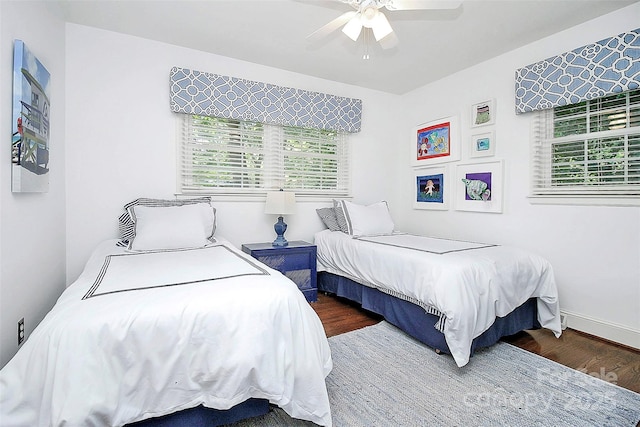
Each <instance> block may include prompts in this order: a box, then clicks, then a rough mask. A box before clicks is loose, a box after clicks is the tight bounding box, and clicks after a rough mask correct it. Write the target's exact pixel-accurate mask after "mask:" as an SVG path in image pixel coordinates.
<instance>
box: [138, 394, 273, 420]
mask: <svg viewBox="0 0 640 427" xmlns="http://www.w3.org/2000/svg"><path fill="white" fill-rule="evenodd" d="M267 412H269V401H268V400H266V399H249V400H245V401H244V402H242V403H239V404H238V405H236V406H234V407H233V408H229V409H227V410H219V409H211V408H205V407H204V406H202V405H201V406H197V407H195V408H191V409H185V410H184V411H180V412H175V413H173V414H169V415H165V416H163V417H157V418H150V419H148V420H144V421H138V422H136V423H132V424H127V425H126V426H125V427H205V426H206V427H215V426H221V425H225V424H232V423H235V422H237V421H240V420H243V419H245V418H252V417H257V416H260V415H264V414H266V413H267Z"/></svg>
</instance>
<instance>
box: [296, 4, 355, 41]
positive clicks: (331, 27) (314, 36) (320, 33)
mask: <svg viewBox="0 0 640 427" xmlns="http://www.w3.org/2000/svg"><path fill="white" fill-rule="evenodd" d="M357 14H358V12H356V11H355V10H352V11H349V12H345V13H343V14H342V15H340V16H338V17H337V18H336V19H334V20H333V21H330V22H329V23H328V24H325V25H323V26H322V27H320V28H319V29H317V30H316V31H314V32H313V33H311V34H309V35H308V36H307V40H308V41H310V42H315V41H318V40H320V39H322V38H324V37H326V36H328V35H329V34H330V33H332V32H333V31H335V30H337V29H338V28H340V27H342V26H343V25H344V24H345V23H347V22H349V20H350V19H352V18H353V17H354V16H356V15H357Z"/></svg>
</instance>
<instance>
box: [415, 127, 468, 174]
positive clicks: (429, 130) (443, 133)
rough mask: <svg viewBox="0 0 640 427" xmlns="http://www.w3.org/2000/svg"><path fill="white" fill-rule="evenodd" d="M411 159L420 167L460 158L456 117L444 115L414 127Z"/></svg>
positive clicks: (458, 130)
mask: <svg viewBox="0 0 640 427" xmlns="http://www.w3.org/2000/svg"><path fill="white" fill-rule="evenodd" d="M411 160H412V164H413V166H416V167H420V166H426V165H429V164H433V163H443V162H452V161H455V160H460V129H459V126H458V118H457V117H445V118H442V119H440V120H434V121H431V122H427V123H422V124H421V125H418V126H416V127H415V128H414V130H413V134H412V139H411Z"/></svg>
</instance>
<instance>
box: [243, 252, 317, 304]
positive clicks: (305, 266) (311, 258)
mask: <svg viewBox="0 0 640 427" xmlns="http://www.w3.org/2000/svg"><path fill="white" fill-rule="evenodd" d="M242 251H243V252H245V253H248V254H249V255H251V256H252V257H254V258H255V259H257V260H258V261H260V262H263V263H265V264H267V265H268V266H269V267H271V268H273V269H275V270H278V271H279V272H281V273H282V274H284V275H285V276H287V277H288V278H289V279H291V280H292V281H293V282H294V283H295V284H296V285H298V288H299V289H300V291H301V292H302V293H303V294H304V296H305V298H307V301H309V302H315V301H317V300H318V285H317V276H316V274H317V270H316V246H315V245H312V244H311V243H307V242H303V241H301V240H297V241H293V242H291V241H290V242H289V245H288V246H284V247H279V246H273V245H272V244H271V242H269V243H249V244H244V245H242Z"/></svg>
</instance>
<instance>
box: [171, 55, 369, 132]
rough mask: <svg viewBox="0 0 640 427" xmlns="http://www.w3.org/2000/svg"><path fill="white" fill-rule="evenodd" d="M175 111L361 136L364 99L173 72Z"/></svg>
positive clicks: (221, 77) (190, 72)
mask: <svg viewBox="0 0 640 427" xmlns="http://www.w3.org/2000/svg"><path fill="white" fill-rule="evenodd" d="M169 77H170V85H171V111H174V112H176V113H186V114H198V115H202V116H213V117H223V118H227V119H236V120H244V121H254V122H260V123H270V124H277V125H284V126H297V127H305V128H313V129H326V130H334V131H341V132H349V133H355V132H360V123H361V120H362V100H360V99H354V98H345V97H341V96H336V95H328V94H324V93H319V92H311V91H307V90H302V89H295V88H290V87H283V86H276V85H272V84H268V83H261V82H255V81H251V80H245V79H240V78H236V77H228V76H221V75H218V74H211V73H205V72H201V71H194V70H188V69H185V68H179V67H173V68H172V69H171V73H170V76H169Z"/></svg>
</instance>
